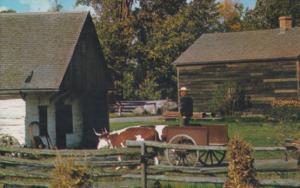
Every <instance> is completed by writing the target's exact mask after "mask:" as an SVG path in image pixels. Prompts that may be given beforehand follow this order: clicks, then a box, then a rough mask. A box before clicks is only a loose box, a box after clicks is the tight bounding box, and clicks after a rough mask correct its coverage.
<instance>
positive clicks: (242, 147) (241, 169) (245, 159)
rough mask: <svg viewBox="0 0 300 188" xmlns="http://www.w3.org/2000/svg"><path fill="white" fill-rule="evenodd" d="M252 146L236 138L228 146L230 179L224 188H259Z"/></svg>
mask: <svg viewBox="0 0 300 188" xmlns="http://www.w3.org/2000/svg"><path fill="white" fill-rule="evenodd" d="M252 153H253V149H252V147H251V146H250V144H248V143H246V142H245V141H243V140H242V139H240V138H238V137H234V138H233V139H232V140H231V141H230V142H229V144H228V156H227V157H228V161H229V165H228V179H227V181H226V182H225V184H224V186H223V187H224V188H233V187H234V188H258V187H259V186H258V181H257V180H256V178H255V176H256V172H255V168H254V158H253V157H252Z"/></svg>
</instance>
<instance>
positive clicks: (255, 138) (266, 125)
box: [110, 119, 300, 158]
mask: <svg viewBox="0 0 300 188" xmlns="http://www.w3.org/2000/svg"><path fill="white" fill-rule="evenodd" d="M192 124H206V125H207V124H227V125H228V126H229V130H228V131H229V137H230V138H232V137H233V136H234V135H238V136H241V137H242V138H243V139H244V140H245V141H247V142H249V143H251V144H252V145H253V146H283V145H284V142H285V139H287V138H292V139H296V138H298V139H299V138H300V122H294V123H283V124H281V123H270V122H264V121H261V120H252V121H251V120H249V119H248V120H242V119H238V120H237V119H229V120H216V121H213V120H205V121H193V122H192ZM136 125H172V126H175V125H178V122H177V121H164V120H158V121H144V122H125V123H111V124H110V127H111V129H112V130H117V129H121V128H125V127H128V126H136ZM255 156H256V157H259V158H278V157H279V158H282V157H284V155H283V153H282V152H268V153H266V152H264V153H256V155H255Z"/></svg>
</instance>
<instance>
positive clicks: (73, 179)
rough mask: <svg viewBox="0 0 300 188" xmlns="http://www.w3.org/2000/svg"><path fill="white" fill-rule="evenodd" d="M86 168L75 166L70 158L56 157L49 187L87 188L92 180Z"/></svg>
mask: <svg viewBox="0 0 300 188" xmlns="http://www.w3.org/2000/svg"><path fill="white" fill-rule="evenodd" d="M87 171H88V169H87V167H86V166H78V165H77V166H76V165H75V163H74V160H73V159H71V158H68V159H62V158H61V157H59V156H58V157H57V159H56V161H55V168H54V170H53V172H52V176H51V182H50V185H51V187H53V188H89V187H91V186H92V180H91V177H90V175H89V174H88V173H87Z"/></svg>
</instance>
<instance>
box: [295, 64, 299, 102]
mask: <svg viewBox="0 0 300 188" xmlns="http://www.w3.org/2000/svg"><path fill="white" fill-rule="evenodd" d="M296 70H297V75H296V77H297V80H298V83H297V90H298V100H300V62H299V60H298V61H297V62H296Z"/></svg>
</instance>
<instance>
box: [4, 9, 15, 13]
mask: <svg viewBox="0 0 300 188" xmlns="http://www.w3.org/2000/svg"><path fill="white" fill-rule="evenodd" d="M0 13H16V11H15V10H13V9H7V10H1V11H0Z"/></svg>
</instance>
